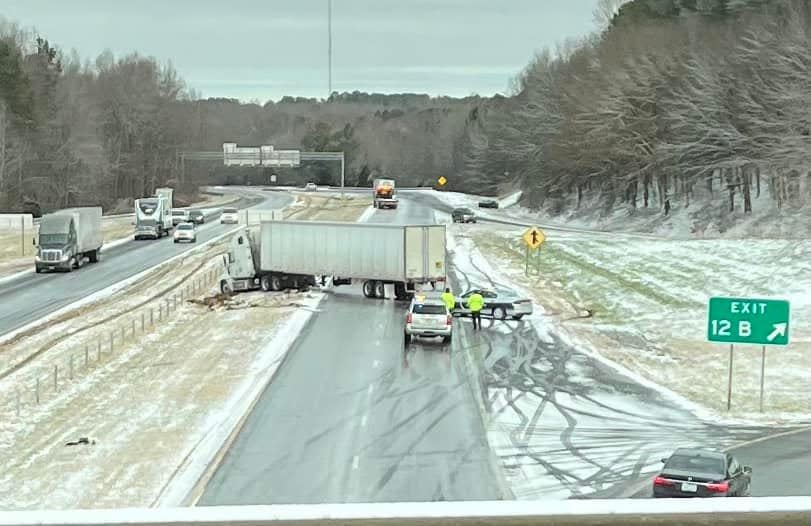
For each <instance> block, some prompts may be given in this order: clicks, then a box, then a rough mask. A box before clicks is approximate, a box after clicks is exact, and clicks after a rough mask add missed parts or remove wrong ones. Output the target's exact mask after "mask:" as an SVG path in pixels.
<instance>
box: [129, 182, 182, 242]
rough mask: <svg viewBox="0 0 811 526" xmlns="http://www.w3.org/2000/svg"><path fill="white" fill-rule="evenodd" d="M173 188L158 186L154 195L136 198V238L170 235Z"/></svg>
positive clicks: (157, 237) (154, 237)
mask: <svg viewBox="0 0 811 526" xmlns="http://www.w3.org/2000/svg"><path fill="white" fill-rule="evenodd" d="M173 193H174V190H173V189H172V188H157V189H156V190H155V195H154V196H153V197H143V198H141V199H136V200H135V239H159V238H161V237H163V236H168V235H169V232H171V230H172V227H173V226H174V224H173V222H172V199H173Z"/></svg>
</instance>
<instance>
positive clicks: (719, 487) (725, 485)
mask: <svg viewBox="0 0 811 526" xmlns="http://www.w3.org/2000/svg"><path fill="white" fill-rule="evenodd" d="M707 491H709V492H710V493H726V492H727V491H729V482H727V481H724V482H719V483H717V484H707Z"/></svg>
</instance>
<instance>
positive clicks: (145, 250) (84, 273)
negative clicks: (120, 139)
mask: <svg viewBox="0 0 811 526" xmlns="http://www.w3.org/2000/svg"><path fill="white" fill-rule="evenodd" d="M230 191H231V192H235V193H238V194H239V195H241V196H242V197H243V205H245V204H248V205H255V206H254V207H253V208H255V209H274V208H281V207H283V206H286V205H288V204H289V203H291V202H292V199H293V198H292V197H291V196H290V195H289V194H286V193H277V192H261V191H259V190H252V189H233V190H230ZM257 203H258V204H257ZM232 228H234V227H233V225H220V224H219V223H218V222H216V220H215V221H214V222H212V223H207V224H204V225H202V226H201V227H199V228H198V234H197V236H198V238H197V244H199V243H202V242H205V241H206V240H209V239H211V238H213V237H215V236H218V235H220V234H223V233H224V232H227V231H228V230H229V229H232ZM194 246H196V245H195V244H175V243H173V242H172V238H171V236H169V237H165V238H163V239H159V240H153V241H130V242H126V243H123V244H121V245H117V246H114V247H111V248H109V249H108V250H105V251H104V252H102V255H101V258H100V260H99V263H96V264H86V265H85V266H83V267H82V268H80V269H77V270H74V271H73V272H70V273H43V274H35V273H24V274H22V275H20V276H19V277H17V278H16V279H11V280H4V282H3V283H2V284H0V335H3V334H6V333H8V332H10V331H13V330H15V329H18V328H20V327H22V326H24V325H26V324H28V323H31V322H33V321H36V320H38V319H40V318H42V317H44V316H47V315H48V314H50V313H52V312H54V311H56V310H58V309H60V308H62V307H65V306H67V305H69V304H71V303H73V302H75V301H78V300H80V299H82V298H84V297H86V296H89V295H90V294H93V293H94V292H97V291H100V290H102V289H105V288H107V287H109V286H111V285H114V284H116V283H118V282H120V281H122V280H125V279H127V278H129V277H131V276H134V275H135V274H138V273H139V272H142V271H144V270H147V269H149V268H152V267H154V266H155V265H158V264H160V263H161V262H163V261H165V260H167V259H169V258H171V257H172V256H175V255H177V254H180V253H182V252H185V251H187V250H190V249H191V248H194ZM31 265H32V267H33V260H32V263H31Z"/></svg>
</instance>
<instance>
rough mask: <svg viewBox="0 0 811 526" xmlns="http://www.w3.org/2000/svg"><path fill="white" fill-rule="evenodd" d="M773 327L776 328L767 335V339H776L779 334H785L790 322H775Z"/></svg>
mask: <svg viewBox="0 0 811 526" xmlns="http://www.w3.org/2000/svg"><path fill="white" fill-rule="evenodd" d="M773 327H774V330H773V331H772V332H770V333H769V335H768V336H766V341H768V342H770V341H772V340H774V339H775V338H777V337H778V336H785V335H786V328H787V327H788V323H775V324H774V325H773Z"/></svg>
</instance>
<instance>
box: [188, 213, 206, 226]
mask: <svg viewBox="0 0 811 526" xmlns="http://www.w3.org/2000/svg"><path fill="white" fill-rule="evenodd" d="M189 221H191V222H192V223H196V224H198V225H201V224H203V223H205V222H206V216H205V214H204V213H203V212H202V211H201V210H191V211H190V212H189Z"/></svg>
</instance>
